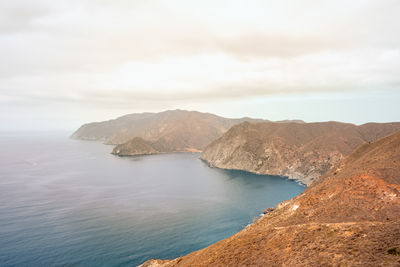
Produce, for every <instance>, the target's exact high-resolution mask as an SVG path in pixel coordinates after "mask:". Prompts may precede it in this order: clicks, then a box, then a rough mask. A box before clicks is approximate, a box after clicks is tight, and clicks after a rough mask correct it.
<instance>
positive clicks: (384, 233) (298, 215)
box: [142, 126, 400, 267]
mask: <svg viewBox="0 0 400 267" xmlns="http://www.w3.org/2000/svg"><path fill="white" fill-rule="evenodd" d="M241 127H243V126H241ZM367 128H368V127H367ZM299 138H300V137H299ZM346 140H347V139H346ZM399 174H400V132H398V133H395V134H393V135H390V136H388V137H386V138H383V139H381V140H379V141H376V142H372V143H365V144H363V145H361V146H360V147H358V148H357V149H356V150H355V151H354V152H353V153H351V154H350V155H349V156H348V157H346V158H345V159H344V160H342V161H341V163H339V164H338V165H337V166H336V167H335V168H332V169H331V170H329V171H328V172H327V173H326V174H325V175H324V176H322V177H321V178H320V179H319V180H318V181H317V182H315V183H313V184H312V185H311V186H309V187H308V188H307V189H306V190H305V191H304V192H303V193H302V194H300V195H299V196H298V197H296V198H293V199H291V200H288V201H285V202H282V203H280V204H279V205H278V206H277V207H276V210H275V211H273V212H270V213H268V214H266V215H265V216H264V217H262V218H261V219H259V220H258V221H257V222H255V223H254V224H252V225H251V226H249V227H247V228H245V229H243V230H242V231H241V232H239V233H237V234H236V235H234V236H232V237H230V238H227V239H225V240H222V241H220V242H218V243H216V244H214V245H211V246H209V247H207V248H205V249H202V250H199V251H196V252H193V253H191V254H189V255H187V256H184V257H181V258H177V259H174V260H170V261H169V260H151V261H148V262H146V263H144V264H143V265H142V266H143V267H147V266H400V256H399V253H400V175H399Z"/></svg>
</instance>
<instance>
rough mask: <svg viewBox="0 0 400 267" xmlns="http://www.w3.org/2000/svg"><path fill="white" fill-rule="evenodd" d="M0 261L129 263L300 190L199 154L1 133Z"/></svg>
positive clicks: (248, 217) (173, 250)
mask: <svg viewBox="0 0 400 267" xmlns="http://www.w3.org/2000/svg"><path fill="white" fill-rule="evenodd" d="M0 145H1V147H2V152H1V154H0V265H1V266H54V265H82V266H135V265H138V264H141V263H143V262H144V261H146V260H148V259H151V258H175V257H179V256H181V255H185V254H188V253H190V252H192V251H195V250H198V249H201V248H204V247H206V246H208V245H210V244H213V243H215V242H217V241H219V240H221V239H224V238H227V237H229V236H231V235H233V234H235V233H237V232H238V231H240V230H241V229H243V228H244V227H246V225H248V224H249V223H252V222H253V221H254V220H256V219H257V218H258V216H259V214H260V213H261V212H262V210H263V209H265V208H267V207H273V206H275V205H277V204H278V203H279V202H281V201H283V200H286V199H289V198H292V197H294V196H296V195H298V194H300V193H301V192H302V191H303V190H304V187H303V186H301V185H299V184H298V183H296V182H295V181H292V180H288V179H284V178H281V177H274V176H267V175H256V174H252V173H248V172H243V171H229V170H221V169H217V168H209V167H208V166H207V165H206V164H205V163H204V162H202V161H201V160H199V155H200V154H198V153H176V154H162V155H152V156H139V157H123V158H120V157H117V156H113V155H111V154H110V151H111V149H112V147H111V146H106V145H103V144H101V143H98V142H88V141H77V140H70V139H68V138H67V137H66V136H65V135H62V134H61V135H60V134H47V135H43V134H35V135H33V134H26V135H17V136H16V135H2V136H1V140H0Z"/></svg>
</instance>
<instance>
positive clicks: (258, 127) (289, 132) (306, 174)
mask: <svg viewBox="0 0 400 267" xmlns="http://www.w3.org/2000/svg"><path fill="white" fill-rule="evenodd" d="M399 130H400V123H367V124H364V125H361V126H356V125H353V124H348V123H341V122H321V123H290V122H289V123H274V122H261V123H250V122H244V123H242V124H239V125H236V126H234V127H232V128H231V129H230V130H229V131H228V132H226V133H225V134H224V135H223V136H221V137H220V138H219V139H217V140H215V141H214V142H212V143H211V144H210V145H208V146H207V147H206V148H205V149H204V151H203V153H202V156H201V158H202V159H203V160H204V161H206V162H208V163H209V164H210V165H211V166H215V167H219V168H225V169H241V170H247V171H251V172H256V173H260V174H272V175H283V176H288V177H290V178H292V179H297V180H300V181H301V182H303V183H305V184H307V185H309V184H311V183H312V182H313V181H314V180H316V179H317V178H319V177H320V176H321V175H322V174H323V173H325V172H326V171H327V170H329V169H330V168H331V167H332V166H333V165H335V164H337V163H338V162H339V161H340V160H342V159H343V158H344V157H345V156H346V155H348V154H350V153H351V152H352V151H353V150H354V149H355V148H356V147H357V146H359V145H360V144H362V143H365V142H371V141H374V140H377V139H379V138H382V137H384V136H387V135H389V134H391V133H394V132H396V131H399Z"/></svg>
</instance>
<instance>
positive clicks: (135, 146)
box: [111, 137, 172, 156]
mask: <svg viewBox="0 0 400 267" xmlns="http://www.w3.org/2000/svg"><path fill="white" fill-rule="evenodd" d="M163 152H172V151H170V150H168V148H166V147H165V146H163V145H160V144H159V143H152V142H149V141H146V140H144V139H143V138H140V137H135V138H133V139H131V140H130V141H128V142H127V143H125V144H122V145H117V146H115V147H114V149H113V151H112V152H111V154H114V155H118V156H136V155H152V154H159V153H163Z"/></svg>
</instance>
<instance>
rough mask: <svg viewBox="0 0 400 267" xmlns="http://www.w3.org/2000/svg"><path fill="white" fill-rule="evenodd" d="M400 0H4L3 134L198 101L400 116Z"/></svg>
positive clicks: (316, 117)
mask: <svg viewBox="0 0 400 267" xmlns="http://www.w3.org/2000/svg"><path fill="white" fill-rule="evenodd" d="M399 14H400V1H398V0H385V1H382V0H358V1H357V0H353V1H332V0H330V1H321V0H303V1H300V0H293V1H267V0H263V1H233V0H229V1H222V0H220V1H215V0H214V1H211V0H210V1H208V0H203V1H188V0H179V1H177V0H165V1H155V0H146V1H144V0H142V1H136V0H113V1H106V0H35V1H32V0H12V1H0V122H1V123H0V129H2V130H22V129H71V130H73V129H74V128H76V127H78V126H79V125H80V124H82V123H84V122H88V121H99V120H106V119H111V118H114V117H117V116H120V115H124V114H127V113H133V112H144V111H162V110H166V109H177V108H180V109H190V110H199V111H205V112H212V113H216V114H218V115H222V116H228V117H242V116H251V117H259V118H265V119H270V120H281V119H303V120H305V121H325V120H338V121H346V122H352V123H357V124H360V123H364V122H368V121H400V15H399Z"/></svg>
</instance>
